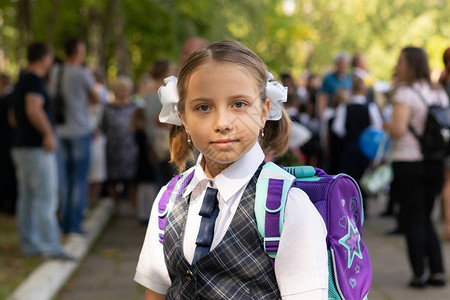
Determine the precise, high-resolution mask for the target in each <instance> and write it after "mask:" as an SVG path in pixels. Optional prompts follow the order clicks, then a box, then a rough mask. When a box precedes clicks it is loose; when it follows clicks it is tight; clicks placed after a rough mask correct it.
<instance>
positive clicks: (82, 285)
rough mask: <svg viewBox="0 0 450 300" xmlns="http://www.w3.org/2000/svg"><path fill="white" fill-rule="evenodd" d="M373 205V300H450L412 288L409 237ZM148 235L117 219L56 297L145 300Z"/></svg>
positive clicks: (368, 238) (449, 260)
mask: <svg viewBox="0 0 450 300" xmlns="http://www.w3.org/2000/svg"><path fill="white" fill-rule="evenodd" d="M370 204H372V205H371V210H372V211H371V215H370V216H369V218H368V219H367V220H366V223H365V226H364V232H363V239H364V242H365V243H366V245H367V247H368V249H369V253H370V256H371V260H372V265H373V272H374V280H373V286H372V290H371V292H370V294H369V299H370V300H390V299H408V300H416V299H427V300H434V299H450V284H449V285H447V286H446V287H444V288H432V287H430V288H427V289H425V290H419V291H418V290H414V289H410V288H408V287H407V284H408V281H409V279H410V276H411V275H410V270H409V265H408V262H407V257H406V250H405V242H404V238H403V237H402V236H386V235H385V234H384V233H385V232H386V231H387V230H390V229H392V228H393V226H394V222H393V220H392V219H384V218H379V217H377V216H378V214H379V212H380V211H381V209H382V207H383V205H384V203H383V202H382V201H378V202H377V201H375V200H372V201H371V203H370ZM437 214H438V213H437ZM437 214H436V215H437ZM144 234H145V228H144V227H143V226H141V225H139V224H138V223H137V222H136V221H135V220H133V219H130V218H115V219H113V220H112V221H111V223H110V225H109V226H108V228H107V230H106V231H105V233H104V234H103V236H102V237H101V239H100V240H99V241H98V243H97V244H96V245H95V247H94V248H93V250H92V252H91V253H90V255H88V257H87V258H86V259H85V260H84V262H83V263H82V264H81V266H80V268H79V270H78V271H77V272H76V274H75V275H74V276H73V277H72V279H71V280H70V281H69V282H68V283H67V284H66V286H65V287H64V288H63V290H62V292H61V293H60V294H59V295H58V296H57V297H56V299H58V300H59V299H61V300H114V299H121V300H122V299H125V300H127V299H143V297H144V289H143V288H142V287H140V286H139V285H137V284H136V283H135V282H134V281H133V276H134V270H135V268H136V262H137V259H138V255H139V252H140V248H141V246H142V241H143V238H144ZM443 252H444V258H445V262H446V269H447V270H450V243H444V244H443Z"/></svg>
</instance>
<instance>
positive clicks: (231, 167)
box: [135, 41, 328, 300]
mask: <svg viewBox="0 0 450 300" xmlns="http://www.w3.org/2000/svg"><path fill="white" fill-rule="evenodd" d="M266 72H267V67H266V66H265V64H264V63H263V62H262V61H261V60H260V59H259V57H258V56H257V55H256V54H255V53H254V52H252V51H251V50H250V49H248V48H246V47H244V46H242V45H241V44H239V43H238V42H232V41H223V42H217V43H213V44H211V45H210V46H208V47H207V48H206V49H202V50H199V51H197V52H195V53H193V54H192V55H191V56H190V57H189V59H188V60H187V61H186V62H185V64H184V65H183V66H182V68H181V70H180V73H179V78H178V83H176V78H174V77H171V78H169V79H168V80H167V81H166V83H167V85H166V86H165V87H163V88H161V90H160V98H161V102H162V103H163V109H162V111H161V114H160V120H161V121H162V122H166V123H170V124H172V126H171V129H170V130H171V135H170V137H171V159H172V161H173V162H175V163H176V164H177V166H178V168H179V169H180V170H184V168H185V165H186V162H187V161H188V160H189V159H190V158H191V157H192V151H193V148H194V147H195V148H196V149H197V150H198V151H199V152H200V156H199V158H198V160H197V164H196V165H195V166H194V167H192V168H191V169H189V170H187V171H185V172H183V175H185V176H187V175H188V174H189V175H191V176H193V177H192V179H191V180H190V182H189V184H188V185H187V186H186V187H185V189H184V190H182V191H181V192H180V195H181V196H180V197H179V198H178V199H177V200H176V202H175V203H173V201H175V199H173V200H172V202H169V205H172V204H173V207H172V209H171V210H170V213H169V216H168V218H167V223H166V225H165V227H164V232H163V233H164V239H163V244H161V243H160V240H159V239H160V233H161V232H160V231H159V225H158V221H159V218H158V205H156V204H155V205H154V206H153V209H152V213H151V216H150V221H149V226H148V230H147V234H146V237H145V241H144V245H143V248H142V251H141V255H140V258H139V263H138V266H137V271H136V275H135V280H136V281H137V282H138V283H140V284H142V285H144V286H145V287H146V288H147V293H146V299H147V300H151V299H198V298H200V299H250V298H254V299H279V298H280V297H282V298H283V299H296V297H297V298H298V297H303V298H305V299H328V265H327V249H326V227H325V224H324V222H323V219H322V218H321V216H320V215H319V213H318V211H317V210H316V209H315V207H314V206H313V205H312V203H311V202H310V200H309V198H308V196H307V195H306V194H305V193H304V192H303V191H302V190H300V189H298V188H291V190H290V192H289V195H288V198H289V199H288V201H287V204H286V208H285V211H286V214H285V219H284V226H283V232H282V233H281V239H280V243H279V248H278V249H279V250H278V253H277V257H276V260H275V263H274V264H273V265H272V263H271V261H270V260H269V257H268V256H267V255H266V253H265V252H264V248H263V242H262V238H261V236H260V235H259V232H258V229H257V228H256V220H255V215H254V204H255V188H256V181H257V180H258V178H259V173H260V172H261V166H262V164H263V159H264V152H263V151H267V152H271V153H272V154H273V155H274V156H279V155H281V154H283V153H284V152H285V151H286V149H287V147H288V144H289V138H290V125H291V122H290V120H289V117H288V115H287V114H286V112H285V111H284V109H283V107H282V105H281V103H280V102H283V101H285V100H286V98H285V97H286V95H285V92H286V91H285V90H284V89H283V87H282V86H281V85H280V84H277V83H274V82H273V81H270V80H269V79H272V78H271V77H270V76H268V74H267V73H266ZM274 90H275V91H277V92H275V93H273V91H274ZM280 91H282V92H280ZM279 92H280V93H281V96H280V93H279ZM283 174H285V175H286V176H289V174H288V173H287V172H285V173H283ZM166 188H167V186H166V187H163V188H162V189H161V191H160V193H159V194H158V196H157V198H156V203H158V202H159V201H160V199H161V197H162V195H163V193H164V191H165V190H166ZM172 198H173V197H172ZM200 214H201V215H200ZM208 216H209V217H208ZM216 217H217V222H216V221H215V218H216ZM214 223H215V224H214ZM208 225H209V226H208ZM198 233H199V235H198V236H197V234H198Z"/></svg>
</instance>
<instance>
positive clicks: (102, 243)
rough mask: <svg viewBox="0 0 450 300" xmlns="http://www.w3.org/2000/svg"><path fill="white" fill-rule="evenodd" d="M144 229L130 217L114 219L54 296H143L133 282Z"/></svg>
mask: <svg viewBox="0 0 450 300" xmlns="http://www.w3.org/2000/svg"><path fill="white" fill-rule="evenodd" d="M145 230H146V227H145V226H143V225H141V224H139V223H138V222H137V221H136V220H135V219H133V218H130V217H116V218H113V219H112V220H111V222H110V224H109V225H108V227H107V229H106V230H105V232H104V234H103V236H102V237H101V238H100V239H99V241H98V242H97V244H96V245H95V246H94V247H93V249H92V251H91V253H90V254H89V255H88V256H87V258H86V259H85V260H84V261H83V262H82V264H81V266H80V268H79V269H78V271H77V272H76V273H75V275H74V276H73V277H72V279H71V280H69V281H68V283H67V284H66V285H65V287H64V288H63V290H62V291H61V292H60V294H59V295H58V296H57V297H56V299H58V300H134V299H136V300H137V299H144V295H145V289H144V288H143V287H141V286H140V285H138V284H137V283H135V282H134V281H133V277H134V271H135V269H136V264H137V260H138V257H139V253H140V251H141V246H142V242H143V240H144V236H145Z"/></svg>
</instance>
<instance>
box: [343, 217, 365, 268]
mask: <svg viewBox="0 0 450 300" xmlns="http://www.w3.org/2000/svg"><path fill="white" fill-rule="evenodd" d="M347 219H348V217H347ZM348 224H349V226H348V233H347V234H346V235H345V236H344V237H343V238H341V239H340V240H339V243H340V244H341V245H342V246H344V247H345V248H347V250H348V264H347V267H348V268H349V269H350V267H351V266H352V264H353V259H354V258H355V255H356V256H358V257H359V258H360V259H363V256H362V253H361V245H360V241H361V235H360V234H359V231H358V228H357V227H356V226H354V225H353V222H351V221H350V219H348Z"/></svg>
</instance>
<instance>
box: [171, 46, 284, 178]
mask: <svg viewBox="0 0 450 300" xmlns="http://www.w3.org/2000/svg"><path fill="white" fill-rule="evenodd" d="M209 62H222V63H231V64H234V65H237V66H240V67H243V68H245V69H246V70H247V71H248V72H249V74H252V75H253V76H254V78H255V80H256V85H257V90H258V93H259V97H260V99H261V101H262V102H263V103H264V102H265V101H266V83H267V74H266V71H267V67H266V65H265V64H264V63H263V62H262V61H261V59H260V58H259V57H258V56H257V55H256V54H255V53H254V52H253V51H252V50H250V49H248V48H247V47H245V46H243V45H242V44H240V43H239V42H236V41H221V42H216V43H213V44H211V45H209V46H208V47H207V48H204V49H200V50H198V51H196V52H194V53H193V54H192V55H191V56H190V57H189V58H188V59H187V60H186V62H185V63H184V64H183V65H182V67H181V70H180V73H179V75H178V84H177V90H178V95H179V98H180V100H179V102H178V110H179V112H180V113H181V114H184V112H185V100H186V99H185V97H186V89H187V82H188V81H189V78H190V76H191V75H192V73H194V71H195V70H197V69H198V68H199V67H200V66H201V65H203V64H206V63H209ZM290 136H291V120H290V118H289V116H288V115H287V113H286V112H285V111H284V110H282V117H281V119H280V120H279V121H268V122H267V123H266V126H265V128H264V137H262V138H260V141H259V142H260V144H261V148H262V149H263V150H264V151H265V152H268V153H270V154H272V155H274V156H281V155H283V154H284V153H285V152H286V150H287V148H288V146H289V139H290ZM187 138H188V136H187V134H186V130H185V128H184V126H175V125H171V127H170V159H171V162H173V163H175V164H176V165H177V167H178V169H179V171H183V170H184V169H185V167H186V162H187V161H191V160H192V159H193V154H192V151H193V147H192V145H190V144H189V143H188V142H187Z"/></svg>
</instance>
